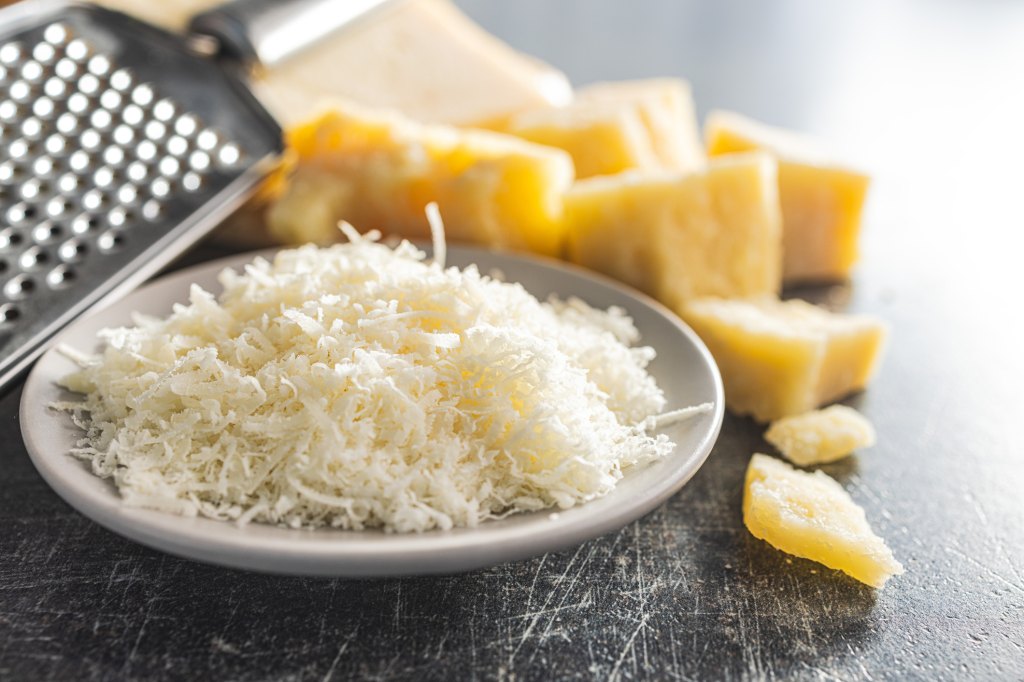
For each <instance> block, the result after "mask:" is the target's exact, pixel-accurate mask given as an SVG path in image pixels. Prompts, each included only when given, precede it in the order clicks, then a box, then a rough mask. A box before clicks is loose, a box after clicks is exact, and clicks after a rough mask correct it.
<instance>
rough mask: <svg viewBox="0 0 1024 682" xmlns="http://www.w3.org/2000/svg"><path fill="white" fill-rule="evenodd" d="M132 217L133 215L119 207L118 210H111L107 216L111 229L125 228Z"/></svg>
mask: <svg viewBox="0 0 1024 682" xmlns="http://www.w3.org/2000/svg"><path fill="white" fill-rule="evenodd" d="M131 217H132V214H131V212H130V211H128V210H127V209H125V208H122V207H120V206H118V207H117V208H114V209H111V211H110V213H108V214H107V223H109V224H110V226H111V227H124V226H125V224H126V223H127V222H128V221H129V220H130V219H131Z"/></svg>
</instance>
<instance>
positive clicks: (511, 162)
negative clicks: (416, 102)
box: [267, 102, 573, 255]
mask: <svg viewBox="0 0 1024 682" xmlns="http://www.w3.org/2000/svg"><path fill="white" fill-rule="evenodd" d="M287 141H288V145H289V147H290V148H291V150H292V152H293V153H294V154H295V170H294V172H293V173H292V176H291V177H290V179H289V181H288V183H287V187H286V188H285V189H284V191H283V193H282V194H281V195H280V196H279V197H277V198H276V199H275V200H274V201H273V202H272V203H271V205H270V207H269V210H268V212H267V222H268V227H269V230H270V232H271V234H272V235H273V236H274V237H275V238H277V239H279V240H281V241H283V242H285V243H301V242H306V241H310V242H314V243H320V244H324V243H329V242H334V241H337V240H338V238H339V236H340V235H339V233H338V231H337V229H336V226H337V223H338V221H340V220H347V221H349V222H351V223H353V224H358V225H365V226H367V227H369V228H374V229H380V230H382V231H384V232H385V233H388V234H397V235H401V236H404V237H411V238H429V236H430V228H429V225H428V223H427V220H426V216H425V214H424V208H425V206H426V205H427V204H428V203H430V202H432V201H436V202H437V204H438V206H439V207H440V210H441V214H442V215H443V216H444V222H445V227H446V230H447V234H448V236H449V237H450V238H451V240H452V241H464V242H475V243H480V244H486V245H489V246H495V247H500V248H510V249H521V250H528V251H534V252H536V253H541V254H546V255H557V254H559V253H560V252H561V249H562V246H563V238H564V227H563V222H562V195H563V193H564V192H565V191H566V190H567V189H568V187H569V185H571V184H572V179H573V169H572V161H571V159H570V158H569V156H568V155H567V154H566V153H565V152H563V151H561V150H557V149H550V148H548V147H543V146H541V145H535V144H531V143H529V142H525V141H523V140H520V139H517V138H515V137H512V136H509V135H502V134H500V133H493V132H488V131H479V130H460V129H456V128H452V127H449V126H440V125H421V124H419V123H416V122H414V121H411V120H408V119H405V118H403V117H401V116H398V115H397V114H391V113H386V112H379V111H371V110H368V109H364V108H361V107H356V106H354V105H349V104H343V103H340V102H339V103H336V104H335V106H334V107H333V108H331V109H330V110H328V111H326V112H325V113H324V114H323V115H322V116H320V117H319V118H318V119H316V120H314V121H313V122H311V123H309V124H308V125H305V126H300V127H297V128H295V129H293V130H291V131H290V132H289V133H288V135H287Z"/></svg>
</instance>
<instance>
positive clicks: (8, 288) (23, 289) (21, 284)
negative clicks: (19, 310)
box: [4, 274, 36, 301]
mask: <svg viewBox="0 0 1024 682" xmlns="http://www.w3.org/2000/svg"><path fill="white" fill-rule="evenodd" d="M35 289H36V283H35V280H33V279H32V278H31V277H30V276H28V275H25V274H22V275H18V276H17V277H14V278H12V279H10V280H8V281H7V284H5V285H4V295H6V296H7V298H8V299H10V300H12V301H18V300H21V299H23V298H27V297H28V296H29V295H31V294H32V292H33V291H35Z"/></svg>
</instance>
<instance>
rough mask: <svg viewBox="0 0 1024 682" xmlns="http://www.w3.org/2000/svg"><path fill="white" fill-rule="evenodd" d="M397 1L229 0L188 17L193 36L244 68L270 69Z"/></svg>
mask: <svg viewBox="0 0 1024 682" xmlns="http://www.w3.org/2000/svg"><path fill="white" fill-rule="evenodd" d="M396 1H398V0H231V2H226V3H224V4H223V5H220V6H219V7H216V8H215V9H212V10H210V11H208V12H202V13H200V14H197V15H196V16H194V17H192V21H191V22H190V24H189V32H190V33H191V34H192V36H193V37H199V38H212V39H213V40H214V41H215V42H216V52H217V53H219V54H221V55H225V56H228V57H231V58H234V59H237V60H239V61H241V62H242V63H244V64H246V65H247V66H252V67H256V66H264V67H272V66H274V65H276V64H280V63H281V62H283V61H285V60H286V59H288V58H289V57H291V56H292V55H295V54H297V53H298V52H301V51H302V50H304V49H305V48H307V47H309V46H310V45H313V44H315V43H317V42H319V41H320V40H323V39H324V38H327V37H328V36H330V35H332V34H333V33H334V32H335V31H338V30H339V29H342V28H345V27H346V26H349V25H350V24H352V23H353V22H355V21H358V20H359V19H361V18H363V17H364V16H366V15H368V14H371V13H373V12H374V11H376V10H378V9H380V8H381V7H383V6H385V5H389V4H393V3H395V2H396Z"/></svg>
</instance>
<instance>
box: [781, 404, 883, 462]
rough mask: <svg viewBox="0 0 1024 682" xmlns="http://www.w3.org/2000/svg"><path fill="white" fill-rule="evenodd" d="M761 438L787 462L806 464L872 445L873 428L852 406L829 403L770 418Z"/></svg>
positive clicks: (842, 455) (833, 459)
mask: <svg viewBox="0 0 1024 682" xmlns="http://www.w3.org/2000/svg"><path fill="white" fill-rule="evenodd" d="M764 438H765V440H766V441H768V442H769V443H771V444H772V445H774V446H775V448H776V449H777V450H778V451H779V452H781V453H782V455H783V456H784V457H785V458H786V459H788V460H789V461H790V462H793V463H794V464H796V465H798V466H802V467H806V466H811V465H814V464H824V463H826V462H834V461H836V460H837V459H842V458H843V457H846V456H847V455H849V454H850V453H852V452H853V451H854V450H857V449H859V448H866V447H869V446H871V445H874V444H875V429H874V427H872V426H871V422H869V421H868V420H867V419H865V418H864V415H862V414H861V413H860V412H858V411H857V410H855V409H853V408H852V407H847V406H846V405H832V406H830V407H826V408H825V409H823V410H814V411H812V412H805V413H804V414H798V415H793V416H791V417H783V418H782V419H779V420H778V421H774V422H772V425H771V426H770V427H769V428H768V431H766V432H765V434H764Z"/></svg>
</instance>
